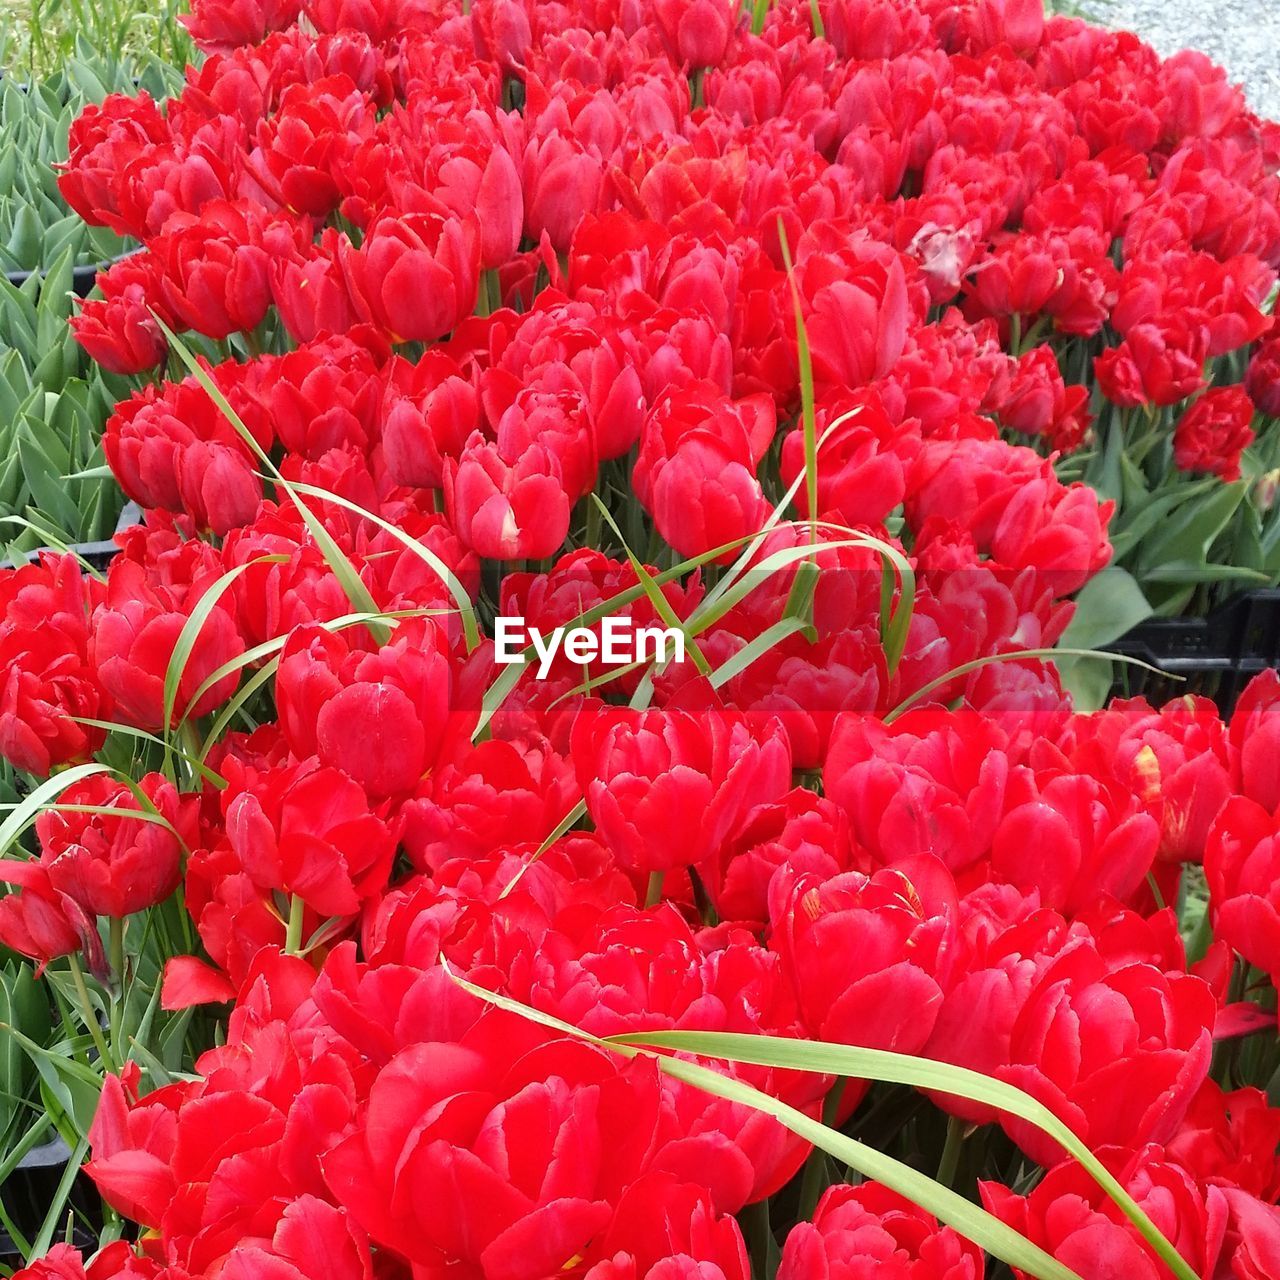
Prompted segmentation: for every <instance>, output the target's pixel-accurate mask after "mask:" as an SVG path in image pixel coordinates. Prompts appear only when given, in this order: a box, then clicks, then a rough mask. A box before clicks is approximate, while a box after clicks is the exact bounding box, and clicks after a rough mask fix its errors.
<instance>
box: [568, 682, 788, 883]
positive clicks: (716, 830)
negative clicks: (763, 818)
mask: <svg viewBox="0 0 1280 1280" xmlns="http://www.w3.org/2000/svg"><path fill="white" fill-rule="evenodd" d="M573 760H574V766H575V768H576V769H577V772H578V779H579V783H580V785H581V787H582V790H583V795H584V797H585V799H586V802H587V812H588V813H589V814H590V815H591V818H592V821H593V822H594V823H595V824H596V829H597V830H598V831H599V832H600V834H601V836H603V838H604V840H605V842H606V843H607V844H608V845H609V846H610V848H611V849H612V850H613V852H614V854H615V856H616V857H617V858H618V860H619V862H621V863H622V864H623V865H624V866H626V867H630V868H633V869H635V870H637V871H641V872H646V873H651V872H655V871H670V870H673V869H674V868H677V867H686V866H690V865H693V864H695V863H699V862H702V861H704V860H706V859H707V858H709V857H712V856H714V855H715V854H716V853H717V852H718V851H719V849H720V847H721V845H722V844H723V842H724V841H725V840H727V839H729V838H730V837H731V836H732V835H734V834H735V833H736V832H737V830H738V829H739V827H740V826H741V824H742V822H743V820H744V819H745V817H746V815H747V813H748V811H749V810H750V809H751V808H752V807H753V806H755V805H756V804H762V803H768V802H770V801H771V800H776V799H778V798H779V797H780V796H781V795H782V794H783V792H784V791H785V790H786V789H787V787H788V786H789V785H790V781H791V753H790V750H789V748H788V744H787V740H786V736H785V734H784V733H783V732H782V729H781V726H780V725H778V724H777V722H776V721H773V722H767V723H766V724H764V725H762V726H761V727H759V728H755V727H753V726H752V725H751V724H750V723H749V722H748V721H747V720H746V719H745V718H744V717H741V716H737V715H734V714H732V713H729V712H720V711H708V712H704V713H700V714H699V713H692V712H686V711H677V710H671V711H643V712H635V711H629V710H626V709H624V708H612V707H604V706H590V705H589V706H587V707H584V709H583V710H582V712H581V713H580V714H579V716H578V720H577V722H576V723H575V725H574V729H573Z"/></svg>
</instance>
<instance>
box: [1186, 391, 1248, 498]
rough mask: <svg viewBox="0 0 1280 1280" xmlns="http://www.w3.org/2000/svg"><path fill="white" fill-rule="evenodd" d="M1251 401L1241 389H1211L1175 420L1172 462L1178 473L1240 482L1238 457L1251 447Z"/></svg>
mask: <svg viewBox="0 0 1280 1280" xmlns="http://www.w3.org/2000/svg"><path fill="white" fill-rule="evenodd" d="M1252 422H1253V401H1252V400H1250V399H1249V396H1248V395H1247V393H1246V392H1245V391H1244V389H1243V388H1241V387H1211V388H1210V389H1209V390H1208V391H1206V392H1205V393H1204V394H1203V395H1202V396H1200V398H1199V399H1198V400H1196V402H1195V403H1194V404H1193V405H1192V406H1191V408H1189V409H1188V410H1187V411H1186V413H1184V414H1183V415H1182V417H1181V418H1179V419H1178V425H1177V426H1176V427H1175V428H1174V431H1173V460H1174V462H1175V463H1176V464H1177V466H1178V469H1179V470H1181V471H1207V472H1209V473H1210V474H1211V475H1215V476H1221V477H1222V479H1224V480H1239V479H1240V455H1241V454H1242V453H1243V452H1244V451H1245V449H1246V448H1247V447H1248V446H1249V445H1250V444H1252V443H1253V427H1252V426H1251V425H1250V424H1251V423H1252Z"/></svg>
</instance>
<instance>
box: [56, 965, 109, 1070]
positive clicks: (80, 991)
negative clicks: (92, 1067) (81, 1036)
mask: <svg viewBox="0 0 1280 1280" xmlns="http://www.w3.org/2000/svg"><path fill="white" fill-rule="evenodd" d="M67 959H68V961H69V962H70V964H71V981H72V983H73V984H74V986H75V989H76V998H77V999H78V1000H79V1001H80V1013H81V1016H82V1017H83V1018H84V1024H85V1026H86V1027H87V1028H88V1030H89V1035H90V1036H91V1037H92V1038H93V1043H94V1047H95V1048H96V1049H97V1050H98V1057H99V1058H100V1059H101V1061H102V1066H103V1069H104V1070H106V1071H113V1070H114V1069H115V1064H114V1060H113V1059H112V1057H111V1050H110V1049H108V1048H107V1042H106V1040H104V1039H103V1037H102V1028H101V1027H100V1026H98V1019H97V1017H96V1015H95V1014H94V1012H93V1001H92V1000H90V999H89V988H88V987H87V986H86V985H85V980H84V970H83V969H82V968H81V967H80V957H79V956H78V955H74V954H73V955H70V956H68V957H67Z"/></svg>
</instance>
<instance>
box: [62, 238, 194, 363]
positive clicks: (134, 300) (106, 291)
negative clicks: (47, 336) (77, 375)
mask: <svg viewBox="0 0 1280 1280" xmlns="http://www.w3.org/2000/svg"><path fill="white" fill-rule="evenodd" d="M98 288H99V289H101V290H102V295H103V296H102V297H101V298H100V299H98V298H91V299H88V300H87V301H85V302H82V303H81V304H80V310H79V311H78V312H76V314H75V315H74V316H72V317H71V330H72V332H73V333H74V334H75V336H76V341H77V342H78V343H79V344H80V345H81V346H82V347H83V348H84V350H85V353H86V354H87V355H88V356H89V358H90V359H91V360H94V361H96V362H97V363H98V364H100V365H102V367H103V368H104V369H107V370H108V371H110V372H111V373H124V374H129V373H143V372H145V371H146V370H148V369H154V368H155V367H156V366H157V365H159V364H162V363H163V362H164V358H165V356H166V354H167V353H168V350H169V344H168V340H167V339H166V338H165V336H164V334H163V333H162V332H161V331H160V326H159V324H157V323H156V320H155V317H154V316H153V315H152V314H151V313H152V310H153V309H155V308H159V309H160V310H161V312H162V314H163V310H164V308H163V307H162V306H161V303H160V299H159V297H158V296H157V295H158V292H159V289H158V283H157V280H156V277H155V271H154V263H153V261H152V260H151V259H150V258H149V257H146V256H144V255H139V254H131V255H130V256H129V257H127V258H124V259H122V260H121V261H119V262H117V263H115V264H113V265H112V266H111V268H110V269H109V270H107V271H104V272H99V274H98ZM169 321H170V322H172V317H169Z"/></svg>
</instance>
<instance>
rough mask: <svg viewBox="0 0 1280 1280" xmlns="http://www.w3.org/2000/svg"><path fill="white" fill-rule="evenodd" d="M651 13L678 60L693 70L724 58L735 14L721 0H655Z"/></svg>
mask: <svg viewBox="0 0 1280 1280" xmlns="http://www.w3.org/2000/svg"><path fill="white" fill-rule="evenodd" d="M654 16H655V17H656V18H657V20H658V25H659V27H661V29H662V34H663V37H664V38H665V39H666V42H667V45H668V47H669V48H670V50H671V52H672V54H673V55H674V57H675V60H676V62H677V63H678V64H682V65H683V66H686V67H689V68H690V69H691V70H696V69H697V68H699V67H718V66H719V65H720V63H721V62H723V61H724V55H725V50H726V49H727V48H728V46H729V37H730V36H731V35H732V34H733V29H734V27H735V26H736V25H737V20H738V18H739V14H738V11H737V9H736V8H734V6H733V5H732V4H726V3H725V0H695V2H694V3H693V4H682V3H680V2H679V0H659V3H658V4H657V5H655V6H654Z"/></svg>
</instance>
